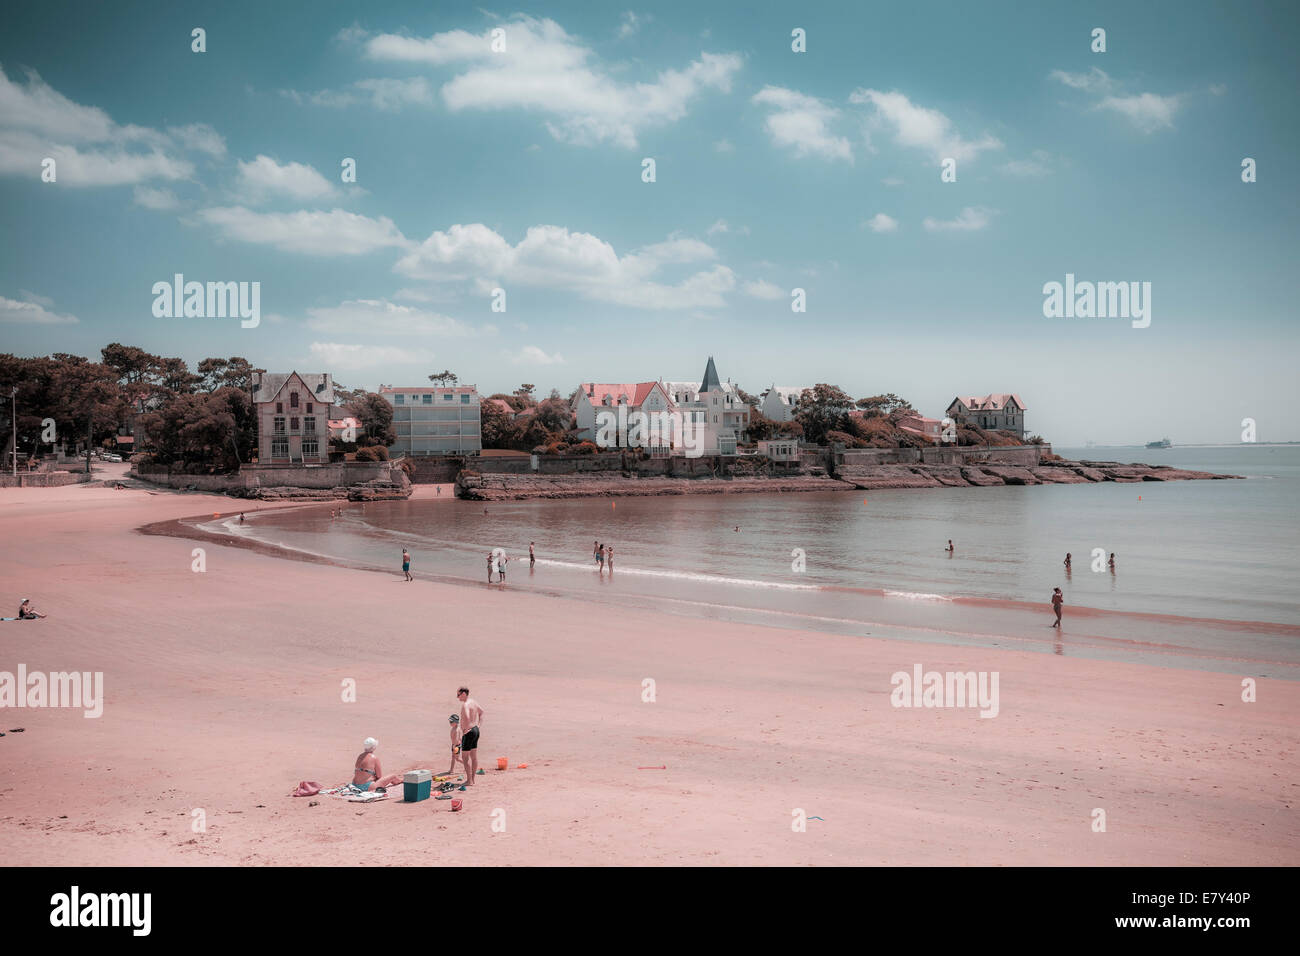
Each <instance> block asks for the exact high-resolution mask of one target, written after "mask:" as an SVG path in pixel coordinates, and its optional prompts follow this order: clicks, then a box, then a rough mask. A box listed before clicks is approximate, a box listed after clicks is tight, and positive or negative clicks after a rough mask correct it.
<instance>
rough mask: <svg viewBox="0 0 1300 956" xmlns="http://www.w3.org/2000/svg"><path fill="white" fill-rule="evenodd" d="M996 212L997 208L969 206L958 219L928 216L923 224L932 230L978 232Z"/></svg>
mask: <svg viewBox="0 0 1300 956" xmlns="http://www.w3.org/2000/svg"><path fill="white" fill-rule="evenodd" d="M996 214H997V210H996V209H985V208H984V207H983V206H967V207H966V208H965V209H963V210H962V211H961V212H960V213H958V214H957V218H956V219H931V218H930V217H929V216H927V217H926V218H925V220H924V221H923V222H922V223H921V225H923V226H924V227H925V228H926V229H928V230H930V231H931V232H978V231H979V230H981V229H983V228H985V227H986V226H987V225H988V224H989V223H990V222H991V221H992V220H993V216H994V215H996Z"/></svg>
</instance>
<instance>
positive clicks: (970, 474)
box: [836, 460, 1240, 491]
mask: <svg viewBox="0 0 1300 956" xmlns="http://www.w3.org/2000/svg"><path fill="white" fill-rule="evenodd" d="M836 474H837V475H838V476H839V477H840V479H841V480H843V481H847V482H849V483H850V484H852V485H853V487H855V488H859V489H865V490H868V491H870V490H873V489H878V488H941V487H945V486H947V487H953V486H960V485H972V486H976V487H985V486H988V485H1086V484H1091V483H1093V482H1098V481H1117V482H1138V481H1194V480H1199V479H1220V478H1238V477H1240V476H1239V475H1215V474H1211V473H1210V472H1208V471H1186V470H1183V469H1180V468H1171V467H1169V466H1168V465H1138V464H1133V465H1124V464H1120V463H1119V462H1116V461H1065V460H1062V461H1050V462H1047V461H1045V462H1042V463H1041V464H1038V465H1034V466H1032V467H1030V466H1020V465H999V464H993V463H989V464H983V463H976V464H966V465H844V466H841V467H840V468H839V469H838V470H837V472H836Z"/></svg>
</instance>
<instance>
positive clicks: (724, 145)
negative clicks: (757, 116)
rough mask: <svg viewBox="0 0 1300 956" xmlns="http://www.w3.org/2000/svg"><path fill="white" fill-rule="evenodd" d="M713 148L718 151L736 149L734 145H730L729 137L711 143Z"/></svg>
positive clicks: (725, 151)
mask: <svg viewBox="0 0 1300 956" xmlns="http://www.w3.org/2000/svg"><path fill="white" fill-rule="evenodd" d="M713 148H714V149H715V150H717V151H718V152H719V153H734V152H735V151H736V147H734V146H732V145H731V140H729V139H720V140H718V141H717V142H716V143H714V144H713Z"/></svg>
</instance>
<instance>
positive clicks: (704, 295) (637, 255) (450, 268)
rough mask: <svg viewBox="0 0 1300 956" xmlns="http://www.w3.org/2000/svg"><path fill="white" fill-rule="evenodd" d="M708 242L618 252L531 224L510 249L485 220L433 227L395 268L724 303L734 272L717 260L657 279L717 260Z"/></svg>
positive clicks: (605, 298)
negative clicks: (678, 270) (666, 275)
mask: <svg viewBox="0 0 1300 956" xmlns="http://www.w3.org/2000/svg"><path fill="white" fill-rule="evenodd" d="M715 256H716V253H715V252H714V250H713V248H712V247H711V246H709V245H708V244H707V243H704V242H700V241H699V240H697V239H683V238H677V239H669V240H667V241H665V242H660V243H654V244H652V245H648V246H644V247H642V248H640V249H637V250H634V251H633V252H631V253H629V254H627V255H625V256H622V257H620V256H619V255H618V254H617V253H616V252H615V251H614V247H613V246H611V245H610V244H609V243H607V242H605V241H603V240H601V239H599V238H597V237H596V236H593V235H591V234H589V233H583V232H570V231H569V230H568V229H565V228H564V227H562V226H547V225H541V226H531V227H530V228H529V229H528V231H527V232H526V233H525V235H524V238H523V239H522V240H520V242H519V243H518V244H517V245H514V246H512V245H511V244H510V243H509V242H507V241H506V240H505V239H504V238H503V237H502V236H500V235H499V234H498V233H496V232H495V231H493V230H492V229H489V228H488V227H487V226H485V225H483V224H482V223H471V224H469V225H459V224H458V225H454V226H451V227H450V228H449V229H447V231H446V232H435V233H433V234H432V235H431V236H429V238H428V239H426V240H424V242H422V243H421V244H420V245H419V246H418V247H416V248H414V249H412V250H411V251H409V252H408V253H407V254H406V255H405V256H403V257H402V258H401V259H400V260H399V261H398V262H397V265H396V266H395V267H394V271H396V272H398V273H400V274H402V275H406V276H410V277H412V278H417V279H432V280H435V281H444V282H445V281H471V280H472V281H475V282H476V283H478V284H479V285H480V287H483V288H487V287H490V285H491V284H492V283H495V282H497V281H508V282H514V283H519V284H521V285H530V286H538V287H543V288H554V289H565V290H568V291H571V292H576V293H577V294H578V295H580V296H582V297H583V298H585V299H589V300H592V301H597V302H607V303H613V304H616V305H628V306H635V307H637V308H648V309H673V308H690V307H706V308H715V307H718V306H721V305H724V304H725V300H724V299H723V294H724V293H726V292H729V291H731V290H732V289H733V288H735V282H736V280H735V274H734V273H733V272H732V271H731V270H730V269H729V268H727V267H726V266H722V265H715V266H713V267H712V268H709V269H705V270H703V271H697V272H695V273H694V274H691V275H687V276H686V277H685V278H683V279H681V280H680V281H678V282H676V283H675V284H670V283H666V282H664V281H661V280H660V278H659V277H660V276H661V274H662V273H663V272H664V271H665V268H666V267H673V266H678V267H680V266H692V265H698V264H700V263H704V262H707V261H709V260H712V259H713V258H715Z"/></svg>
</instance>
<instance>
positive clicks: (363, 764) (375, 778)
mask: <svg viewBox="0 0 1300 956" xmlns="http://www.w3.org/2000/svg"><path fill="white" fill-rule="evenodd" d="M361 746H362V747H364V748H365V749H364V750H363V751H362V752H361V753H360V755H358V757H357V764H356V767H354V768H353V772H352V786H354V787H356V788H357V789H358V790H369V789H370V788H371V784H373V785H374V789H376V790H386V789H388V788H389V787H395V786H397V785H398V784H399V783H401V782H402V775H401V774H400V773H390V774H389V775H388V776H387V777H385V776H382V774H383V772H384V768H383V767H381V766H379V758H378V757H377V756H375V751H376V750H377V749H378V748H379V741H378V740H376V739H375V738H374V737H367V738H366V740H365V743H363V744H362V745H361Z"/></svg>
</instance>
